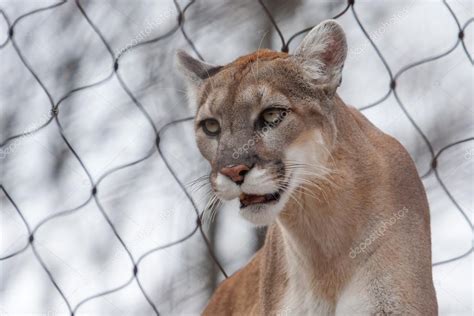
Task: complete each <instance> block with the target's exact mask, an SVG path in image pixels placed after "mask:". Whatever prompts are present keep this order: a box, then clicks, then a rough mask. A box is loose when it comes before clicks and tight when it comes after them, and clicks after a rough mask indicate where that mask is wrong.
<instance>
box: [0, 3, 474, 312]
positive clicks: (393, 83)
mask: <svg viewBox="0 0 474 316" xmlns="http://www.w3.org/2000/svg"><path fill="white" fill-rule="evenodd" d="M66 2H67V1H62V2H58V3H56V4H53V5H50V6H46V7H43V8H40V9H36V10H33V11H31V12H28V13H26V14H23V15H21V16H19V17H17V18H16V19H15V20H14V21H11V19H10V18H9V16H8V15H7V14H6V13H5V11H4V10H2V9H0V14H1V15H2V16H3V18H4V19H5V21H6V23H7V25H8V37H7V39H6V40H5V41H4V42H3V43H1V44H0V49H3V48H5V47H7V45H12V46H13V48H14V50H15V52H16V54H17V55H18V57H19V58H20V60H21V62H22V64H23V65H24V67H25V68H26V69H27V70H28V71H29V73H30V74H31V75H32V76H33V77H34V79H35V80H36V82H37V84H38V85H39V86H40V87H41V89H42V91H43V92H44V93H45V95H46V96H47V98H48V100H49V103H50V106H51V109H50V112H49V113H48V115H47V119H46V120H45V122H44V123H42V124H41V125H39V126H37V127H35V128H33V129H31V130H28V131H25V132H23V133H20V134H16V135H13V136H10V137H8V138H6V139H4V140H2V142H1V144H0V148H1V150H2V151H1V153H2V154H5V153H6V152H8V150H9V147H8V146H9V145H11V144H12V143H13V142H14V141H15V140H17V139H20V138H22V137H25V136H28V135H32V134H35V133H37V132H38V131H40V130H42V129H44V128H45V127H46V126H48V125H50V124H55V125H56V126H57V129H58V131H59V134H60V137H61V139H62V141H63V142H64V144H65V145H66V146H67V148H68V149H69V151H70V152H71V154H72V155H73V156H74V157H75V159H76V160H77V162H78V163H79V164H80V165H81V167H82V170H83V171H84V173H85V174H86V175H87V178H88V181H89V184H90V194H89V196H88V198H87V199H86V200H85V201H84V202H83V203H81V204H80V205H77V206H76V207H74V208H71V209H67V210H63V211H61V212H58V213H56V214H54V215H51V216H48V217H46V218H44V219H43V220H41V221H40V222H39V224H37V225H36V226H35V227H31V226H30V224H29V222H28V219H27V218H25V216H24V213H23V212H22V211H21V210H20V209H19V207H18V206H17V203H15V198H14V197H12V196H11V195H10V194H9V191H8V188H7V187H6V186H5V185H4V184H1V185H0V187H1V190H2V191H3V193H4V195H5V196H6V198H7V200H8V201H9V202H10V203H11V205H12V206H13V207H14V209H15V210H16V212H17V214H18V216H19V217H20V218H21V221H22V222H23V223H24V225H25V227H26V229H27V231H28V236H29V237H28V239H27V240H25V244H24V246H23V247H22V248H21V249H20V250H17V251H15V252H13V253H10V254H8V255H4V256H3V257H1V258H0V260H8V259H10V258H12V257H15V256H17V255H19V254H21V253H23V252H24V251H26V250H27V249H28V248H31V249H32V251H33V254H34V256H35V258H36V260H37V261H38V262H39V263H40V264H41V266H42V268H43V269H44V272H45V273H46V274H47V276H48V278H49V279H50V280H51V282H52V284H53V285H54V287H55V288H56V290H57V291H58V293H59V294H60V295H61V297H62V299H63V300H64V303H65V305H66V306H67V309H68V311H69V313H70V314H71V315H74V314H76V313H77V312H78V310H79V308H80V307H81V306H83V305H84V304H86V303H88V302H90V301H92V300H95V299H97V298H99V297H103V296H106V295H108V294H111V293H114V292H117V291H120V290H122V289H124V288H125V287H127V286H129V285H130V284H132V283H133V282H136V284H137V285H138V287H139V288H140V290H141V293H142V294H143V297H144V298H145V299H146V301H147V302H148V304H149V305H150V307H151V308H152V309H153V311H154V312H155V314H156V315H159V314H160V312H159V311H160V307H159V306H157V304H156V303H155V302H154V301H153V300H152V299H151V298H150V295H149V294H148V293H147V291H146V290H145V288H144V287H143V285H142V282H141V281H140V276H139V272H140V268H139V267H140V263H141V262H143V261H144V260H146V259H147V258H148V257H150V256H151V255H153V254H154V253H156V252H158V251H160V250H163V249H166V248H169V247H173V246H174V245H177V244H180V243H183V242H185V241H186V240H188V239H190V238H191V237H192V236H193V235H195V234H196V233H198V232H199V234H200V235H201V236H202V239H203V240H204V242H205V244H206V246H207V249H208V252H209V254H210V256H211V258H212V259H213V261H214V263H215V264H216V266H217V267H218V268H219V270H220V271H221V273H222V274H223V275H224V276H225V277H227V273H226V272H225V270H224V268H223V267H222V265H221V264H220V263H219V261H218V260H217V257H216V255H215V254H214V252H213V249H212V247H211V244H210V242H209V240H208V238H207V237H206V234H205V232H204V230H203V227H202V223H201V215H202V214H201V213H200V211H199V210H198V207H197V205H196V204H195V202H194V200H193V199H192V198H191V195H190V193H189V192H188V191H187V189H186V187H185V185H183V183H182V182H181V181H180V180H179V178H178V176H177V171H176V170H174V169H173V168H172V167H171V165H170V163H169V160H168V158H167V157H166V156H165V155H164V154H163V152H162V150H161V147H160V144H161V135H162V134H163V132H164V131H165V130H166V129H168V128H169V127H171V126H173V125H176V124H181V123H185V122H189V121H192V120H193V117H185V118H181V119H177V120H174V121H171V122H169V123H167V124H166V125H164V126H162V127H160V128H158V127H157V126H156V125H155V122H154V121H153V119H152V118H151V116H150V115H149V113H148V112H147V110H146V109H145V108H144V106H143V105H142V104H141V103H140V101H139V100H138V98H137V97H136V96H135V94H134V93H133V92H132V91H131V89H130V88H129V86H128V85H127V84H126V83H125V81H124V80H123V77H122V74H121V73H120V71H119V70H120V59H121V57H122V56H124V55H125V54H129V53H132V51H133V50H134V49H136V48H137V47H141V46H146V45H150V44H152V43H156V42H158V41H162V40H164V39H165V38H168V37H171V36H178V35H177V33H179V32H180V33H181V34H182V36H183V37H184V39H185V40H186V42H187V43H188V44H189V46H190V47H191V49H192V50H193V51H194V53H195V54H196V55H197V56H198V57H199V58H200V59H202V60H203V57H202V55H201V53H200V52H199V51H198V49H197V48H196V45H195V44H194V42H193V41H192V40H191V39H190V37H189V36H188V34H187V33H186V30H185V25H186V12H187V10H188V9H189V8H190V7H191V6H192V5H193V4H194V3H195V2H196V0H191V1H189V2H188V3H187V5H186V6H184V7H183V8H181V7H180V5H179V4H178V2H177V1H176V0H173V3H174V6H175V7H176V10H177V12H178V14H177V17H176V24H175V26H174V27H173V28H172V29H171V30H170V31H168V32H166V33H165V34H162V35H160V36H158V37H156V38H153V39H150V40H147V41H142V42H139V43H137V45H134V46H128V47H127V48H126V49H124V50H122V51H121V52H120V53H119V54H117V55H116V54H115V52H114V51H113V50H112V48H111V46H110V45H109V43H108V42H107V40H106V39H105V37H104V36H103V33H102V31H101V30H100V29H99V27H98V26H97V25H96V23H94V22H93V21H92V19H91V18H90V16H89V14H88V12H87V11H86V10H85V8H84V6H83V5H82V4H81V2H80V1H79V0H75V5H76V6H77V9H78V10H79V11H80V13H81V14H82V17H83V18H84V19H85V20H86V21H87V23H88V25H89V26H90V27H91V28H92V29H93V31H94V33H95V34H96V35H97V36H98V37H99V38H100V40H101V42H102V43H103V45H104V46H105V48H106V49H107V51H108V53H109V55H110V73H109V74H108V75H107V76H105V77H104V78H103V79H101V80H99V81H97V82H94V83H90V84H87V85H83V86H80V87H77V88H74V89H72V90H70V91H68V92H67V93H65V94H64V95H63V96H62V97H60V98H59V99H58V100H57V101H54V99H53V97H52V95H51V93H50V91H48V89H47V88H46V86H45V84H44V83H43V81H42V79H41V78H40V77H39V76H38V74H37V73H36V72H35V67H34V65H32V64H30V62H29V61H28V59H27V58H26V57H25V55H24V54H23V53H22V48H21V47H20V46H19V45H18V42H17V40H16V39H15V36H16V26H17V25H18V24H19V23H20V22H21V21H23V20H25V19H27V18H28V17H30V16H32V15H35V14H38V13H40V12H43V11H47V10H55V8H57V7H60V6H61V5H63V4H65V3H66ZM258 3H259V4H260V6H261V8H262V10H263V12H264V13H265V14H266V15H267V17H268V19H269V20H270V22H271V23H272V25H273V27H274V28H275V30H276V32H277V34H278V36H279V38H280V40H281V50H282V51H283V52H288V51H289V45H290V43H291V42H292V41H293V40H295V39H296V38H298V37H301V36H302V35H304V34H305V33H307V32H308V31H309V30H311V28H312V27H313V26H314V25H311V26H309V27H307V28H305V29H303V30H301V31H299V32H297V33H295V34H292V35H291V36H289V37H288V39H285V35H284V32H283V31H282V30H281V29H280V27H279V25H278V24H277V23H276V21H275V19H274V17H273V15H272V12H271V9H270V8H269V7H268V6H267V5H266V4H265V3H264V1H263V0H258ZM440 5H441V3H440ZM442 5H443V6H444V7H445V8H446V10H448V11H449V13H450V15H451V17H452V23H455V24H456V25H457V29H458V33H457V34H453V38H456V40H455V42H454V43H453V45H452V47H451V48H450V49H448V50H446V51H444V52H442V53H440V54H437V55H434V56H431V57H429V58H424V59H422V60H418V61H416V62H413V63H411V64H408V65H406V66H404V67H402V68H401V69H399V70H398V71H396V72H395V71H394V70H392V69H391V68H390V67H389V65H388V63H387V61H386V59H385V57H384V55H383V53H382V52H381V51H380V49H379V48H378V47H377V45H376V44H375V43H374V41H373V39H372V38H371V36H370V35H369V33H368V32H367V30H366V29H365V28H364V26H363V24H362V23H361V20H360V19H359V16H358V14H357V2H356V1H355V0H349V1H347V4H346V5H345V7H344V9H343V10H342V11H341V12H340V13H338V14H337V15H336V16H333V17H332V18H333V19H337V18H340V17H341V16H343V15H352V16H353V18H354V20H355V22H356V23H357V25H358V26H359V27H360V29H361V31H362V32H363V34H364V36H365V37H366V39H367V41H368V42H369V43H370V45H371V47H372V48H373V49H374V50H375V52H376V53H377V55H378V57H379V58H380V60H381V61H382V63H383V65H384V67H385V69H386V72H387V74H388V75H389V78H390V80H389V82H387V91H386V92H384V93H383V95H382V96H381V97H380V98H379V99H378V100H376V101H374V102H372V103H370V104H367V105H365V106H363V107H360V110H361V111H364V110H367V109H369V108H372V107H375V106H377V105H379V104H381V103H382V102H383V101H385V100H386V99H387V98H388V97H389V96H391V95H392V94H393V95H394V97H395V100H396V102H397V103H398V106H399V107H400V109H401V110H402V111H403V113H404V114H405V115H406V117H407V118H408V120H409V121H410V123H411V124H412V125H413V127H414V128H415V129H416V132H417V133H418V134H419V135H420V136H421V137H422V139H423V141H424V144H425V145H426V150H427V151H428V152H429V154H430V156H431V163H430V164H429V165H427V166H426V170H425V172H424V173H423V175H422V178H425V177H428V176H430V175H431V174H432V173H434V175H435V177H436V179H437V181H438V183H439V185H440V186H441V188H442V189H443V190H444V192H445V193H446V195H447V197H448V198H449V199H450V200H451V202H452V204H453V205H454V207H455V209H456V210H457V211H458V212H459V213H460V214H461V215H462V216H463V218H464V219H465V223H466V225H468V226H469V228H470V229H471V230H472V229H473V224H472V222H471V221H470V219H469V217H468V215H467V213H466V211H465V210H464V209H463V208H462V207H461V206H460V204H459V203H458V201H456V199H455V198H454V197H453V194H452V193H451V192H450V191H449V190H448V188H447V187H446V185H445V184H444V182H443V178H442V177H441V175H440V174H439V172H438V169H439V166H440V165H439V163H438V159H439V157H440V156H441V155H443V153H445V152H446V151H448V150H450V149H452V148H453V147H455V146H457V145H459V144H462V143H465V142H470V141H473V140H474V137H469V138H465V139H460V140H458V141H455V142H453V143H450V144H446V145H445V146H444V147H442V148H441V149H440V150H438V151H437V152H435V150H434V147H433V145H432V143H431V142H430V141H429V139H428V137H427V136H426V135H425V133H424V131H423V130H422V129H421V128H420V126H419V125H418V124H417V122H416V120H415V119H414V118H413V117H412V116H411V115H410V113H409V111H408V110H407V109H406V107H405V104H404V102H403V100H402V99H401V98H400V96H399V94H398V93H397V82H398V81H399V80H400V77H401V76H402V75H403V74H404V73H406V72H408V71H409V70H411V69H413V68H415V67H418V66H420V65H423V64H426V63H430V62H433V61H435V60H439V59H441V58H443V57H445V56H447V55H449V54H451V53H452V52H453V51H455V50H456V49H462V50H464V52H465V55H466V58H468V59H469V62H470V63H471V64H473V65H474V61H473V60H472V58H471V57H470V55H469V52H468V50H467V48H466V43H465V41H464V37H465V30H466V28H467V27H468V26H469V25H470V24H471V23H473V22H474V18H470V19H469V20H468V21H467V22H466V23H465V24H464V25H461V24H460V22H459V20H458V18H457V16H456V15H455V13H454V12H453V10H452V8H451V7H450V5H449V4H448V2H447V1H442ZM328 18H331V17H328ZM315 24H317V23H315ZM113 77H115V78H116V79H117V80H118V82H119V83H120V86H121V88H122V89H123V91H124V92H125V93H126V94H127V95H128V97H129V98H130V100H131V101H132V102H133V104H134V105H135V106H136V107H137V109H138V110H139V111H140V112H141V114H142V115H143V117H144V118H145V119H146V120H147V121H148V123H149V125H150V127H151V128H152V129H153V131H154V135H155V138H154V140H153V141H152V143H153V144H152V146H150V148H149V150H148V153H147V154H146V155H145V156H143V157H142V158H141V159H138V160H135V161H130V162H129V163H127V164H124V165H121V166H118V167H115V168H112V169H110V170H107V171H106V172H104V173H103V174H102V176H100V177H99V178H98V179H97V180H96V181H94V180H93V177H92V176H91V173H90V172H89V170H88V169H87V168H86V166H85V164H84V162H83V160H82V159H81V157H80V156H79V155H78V153H77V152H76V150H75V149H74V145H73V144H71V142H70V141H69V139H68V137H67V136H66V135H65V133H64V130H63V126H62V123H61V121H60V119H59V116H58V114H59V112H60V106H61V104H62V103H63V102H64V101H65V100H66V99H68V98H70V97H71V96H72V95H74V94H77V93H80V92H81V91H84V90H86V89H90V88H92V87H95V86H99V85H102V84H104V83H105V82H107V81H109V80H111V79H112V78H113ZM156 152H157V153H158V154H159V157H161V159H162V160H163V161H164V163H165V165H166V167H167V168H168V170H169V172H170V174H171V175H172V177H173V178H174V180H175V181H176V182H177V184H178V185H179V187H180V188H181V190H182V191H183V193H184V194H185V195H186V197H187V199H188V200H189V201H190V203H191V204H192V207H193V210H194V213H195V221H196V224H195V227H194V229H193V230H192V231H190V232H189V233H187V234H185V235H183V236H182V237H181V238H179V239H178V240H175V241H173V242H170V243H167V244H162V245H157V246H156V247H155V248H153V249H150V250H149V251H147V252H145V253H144V254H142V255H141V256H139V257H134V256H133V255H132V252H131V251H130V250H129V247H127V244H126V243H125V242H124V240H123V239H122V237H121V235H120V234H119V233H118V231H117V229H116V227H115V225H114V223H113V222H112V220H111V219H110V216H109V215H108V214H107V212H106V211H105V209H104V207H103V205H102V204H101V200H100V199H99V197H98V190H99V186H100V184H101V183H102V181H103V180H104V179H105V178H107V177H109V176H110V175H112V174H114V173H115V172H117V171H119V170H123V169H125V168H129V167H132V166H135V165H137V164H140V163H142V162H144V161H145V160H147V159H150V158H151V157H152V156H153V154H154V153H156ZM89 203H95V204H96V206H97V208H98V209H99V211H100V213H101V215H102V216H103V218H104V219H105V220H106V222H107V223H108V226H109V227H110V229H111V231H112V232H113V234H114V235H115V237H116V238H117V240H118V241H119V242H120V244H121V246H122V247H123V251H124V252H126V254H127V255H128V257H129V259H130V262H131V263H132V264H133V270H132V271H130V277H129V279H128V281H126V282H125V283H123V284H122V285H120V286H118V287H116V288H111V289H109V290H107V291H104V292H101V293H94V294H93V295H91V296H89V297H87V298H85V299H83V300H81V301H80V302H79V303H77V304H76V305H74V306H73V305H72V304H71V303H70V301H69V300H68V297H66V295H65V293H64V291H63V290H62V289H61V286H60V285H59V284H58V282H57V281H56V278H55V276H54V273H53V271H52V270H51V268H49V267H48V266H47V264H46V263H45V261H44V260H43V258H42V254H41V253H40V252H39V251H38V249H37V247H36V246H35V236H36V234H37V231H38V229H39V228H40V227H42V226H43V225H45V224H46V223H48V222H50V221H51V220H53V219H55V218H58V217H62V216H69V215H71V214H73V213H75V212H77V211H79V210H81V208H83V207H85V206H86V205H88V204H89ZM472 251H473V248H472V247H471V248H470V249H469V250H468V251H467V252H465V253H462V254H459V255H458V256H455V257H453V258H450V259H447V260H444V261H439V262H435V263H434V264H433V266H438V265H442V264H446V263H448V262H452V261H456V260H459V259H461V258H464V257H466V256H468V255H469V254H470V253H471V252H472Z"/></svg>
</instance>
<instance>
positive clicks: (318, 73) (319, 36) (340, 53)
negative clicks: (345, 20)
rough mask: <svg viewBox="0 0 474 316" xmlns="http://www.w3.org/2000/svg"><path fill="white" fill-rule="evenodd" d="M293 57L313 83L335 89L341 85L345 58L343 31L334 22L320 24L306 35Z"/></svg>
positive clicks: (345, 46) (345, 48) (345, 44)
mask: <svg viewBox="0 0 474 316" xmlns="http://www.w3.org/2000/svg"><path fill="white" fill-rule="evenodd" d="M295 56H296V57H297V59H298V60H299V61H300V63H301V65H302V66H303V69H304V70H305V71H306V72H307V73H308V75H309V76H310V77H311V78H312V79H314V80H315V82H317V83H318V84H319V83H321V84H324V85H328V86H329V87H332V88H334V89H336V88H337V87H338V86H339V85H340V83H341V80H342V68H343V66H344V61H345V59H346V56H347V42H346V35H345V33H344V30H343V29H342V27H341V25H340V24H339V23H337V22H336V21H334V20H327V21H324V22H322V23H320V24H319V25H317V26H315V27H314V28H313V29H312V30H311V31H310V32H309V34H308V35H306V37H305V38H304V39H303V41H302V42H301V44H300V45H299V47H298V48H297V49H296V52H295Z"/></svg>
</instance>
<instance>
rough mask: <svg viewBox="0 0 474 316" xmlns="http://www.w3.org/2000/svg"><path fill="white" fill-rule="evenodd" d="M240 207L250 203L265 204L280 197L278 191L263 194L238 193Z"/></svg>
mask: <svg viewBox="0 0 474 316" xmlns="http://www.w3.org/2000/svg"><path fill="white" fill-rule="evenodd" d="M239 199H240V208H244V207H247V206H249V205H252V204H266V203H271V202H275V201H278V200H279V199H280V192H278V191H277V192H274V193H268V194H265V195H254V194H246V193H242V194H240V197H239Z"/></svg>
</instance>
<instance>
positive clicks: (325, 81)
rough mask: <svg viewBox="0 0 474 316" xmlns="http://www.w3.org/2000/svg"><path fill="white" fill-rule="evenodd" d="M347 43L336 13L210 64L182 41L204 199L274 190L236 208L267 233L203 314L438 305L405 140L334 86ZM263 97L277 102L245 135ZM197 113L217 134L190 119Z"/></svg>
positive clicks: (395, 311)
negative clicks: (272, 45) (276, 117)
mask: <svg viewBox="0 0 474 316" xmlns="http://www.w3.org/2000/svg"><path fill="white" fill-rule="evenodd" d="M346 53H347V44H346V41H345V35H344V32H343V30H342V28H341V27H340V26H339V25H338V24H337V23H336V22H334V21H326V22H323V23H321V24H320V25H319V26H317V27H315V28H314V29H313V30H312V31H311V32H310V33H309V34H308V35H307V36H306V38H305V39H304V40H303V42H302V44H301V45H300V47H299V48H298V49H297V50H296V54H295V55H288V54H284V53H276V52H271V51H268V50H264V51H257V52H255V53H254V54H250V55H247V56H244V57H241V58H239V59H237V60H236V61H234V62H233V63H230V64H228V65H226V66H223V67H220V66H212V65H209V64H204V63H202V62H200V61H197V60H194V59H193V58H192V57H190V56H188V55H186V54H185V53H180V55H179V57H180V60H181V61H180V63H181V65H182V66H183V68H184V70H185V73H187V74H188V77H189V78H191V82H192V88H191V89H192V94H193V95H194V96H195V99H194V100H192V102H193V103H197V108H198V111H197V114H196V124H195V131H196V141H197V144H198V147H199V149H200V151H201V153H202V155H203V156H204V157H205V158H206V159H207V160H208V161H209V163H210V165H211V170H212V171H211V175H210V181H211V185H212V188H213V191H214V193H215V194H216V198H220V199H224V200H232V199H236V198H239V197H240V196H241V195H242V194H243V195H244V196H245V194H249V195H257V196H260V197H263V196H266V195H269V194H270V195H273V194H275V193H279V192H281V198H279V199H277V200H273V202H269V203H262V202H259V203H255V204H254V205H244V206H241V207H240V214H241V215H242V216H243V217H244V218H246V219H248V220H249V221H251V222H253V223H255V224H256V225H268V226H269V228H268V233H267V236H266V240H265V244H264V246H263V248H262V249H261V250H259V251H258V253H257V254H256V255H255V256H254V257H253V259H252V260H251V261H250V262H249V263H248V264H247V265H246V266H245V267H244V268H242V269H241V270H240V271H238V272H237V273H235V274H234V275H233V276H231V277H230V278H229V279H227V280H225V281H224V282H223V283H222V284H221V285H220V286H219V287H218V289H217V290H216V292H215V293H214V295H213V296H212V298H211V300H210V301H209V304H208V305H207V307H206V309H205V310H204V314H205V315H436V314H437V302H436V294H435V291H434V287H433V281H432V270H431V240H430V219H429V208H428V202H427V198H426V194H425V191H424V188H423V185H422V183H421V180H420V178H419V176H418V174H417V170H416V168H415V165H414V163H413V161H412V160H411V158H410V156H409V155H408V153H407V152H406V150H405V149H404V148H403V146H402V145H400V143H398V142H397V141H396V140H395V139H393V138H392V137H390V136H388V135H386V134H384V133H383V132H381V131H380V130H379V129H377V128H376V127H375V126H374V125H372V124H371V123H370V122H369V121H368V120H367V119H366V118H365V117H364V116H363V115H362V114H361V113H359V112H358V111H357V110H356V109H354V108H351V107H349V106H347V105H346V104H345V103H344V102H343V101H342V100H341V99H340V98H339V96H338V95H337V94H336V89H337V87H338V85H339V83H340V80H341V78H342V75H341V72H342V68H343V62H344V59H345V56H346ZM269 106H270V107H273V108H277V107H279V108H281V107H284V108H285V109H287V110H288V111H289V112H288V113H289V114H287V115H286V116H285V118H284V119H281V121H280V122H279V123H278V125H276V126H274V127H272V128H271V129H268V130H267V132H266V133H265V134H259V135H260V136H258V137H257V138H255V133H257V132H258V133H262V128H261V127H259V122H261V119H259V117H261V116H262V113H264V112H265V110H266V109H268V107H269ZM285 113H286V112H285ZM209 118H210V119H212V120H214V121H215V122H217V124H219V126H220V132H219V133H218V134H217V135H209V134H208V133H206V132H205V130H204V129H203V128H202V123H203V122H205V121H206V120H207V119H209ZM254 139H256V141H253V140H254ZM250 140H252V143H250V142H249V141H250ZM249 144H250V145H249ZM243 148H244V149H245V150H242V149H243ZM240 164H243V165H245V166H248V170H249V169H252V170H250V171H249V172H248V173H247V174H246V175H245V180H244V181H243V182H242V183H240V184H236V183H234V182H232V181H231V180H230V179H229V178H227V177H225V176H224V175H223V174H222V172H221V171H222V170H223V168H224V167H228V166H236V165H240ZM301 166H304V168H303V167H301ZM274 188H277V189H278V190H279V191H276V192H267V191H272V190H275V189H274Z"/></svg>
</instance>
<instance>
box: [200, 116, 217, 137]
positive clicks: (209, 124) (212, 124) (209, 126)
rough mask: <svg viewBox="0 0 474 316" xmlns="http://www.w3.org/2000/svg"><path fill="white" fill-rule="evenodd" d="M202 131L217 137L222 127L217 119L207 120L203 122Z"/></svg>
mask: <svg viewBox="0 0 474 316" xmlns="http://www.w3.org/2000/svg"><path fill="white" fill-rule="evenodd" d="M201 126H202V130H203V131H204V133H206V134H207V135H209V136H216V135H218V134H219V133H220V131H221V127H220V125H219V122H217V120H215V119H207V120H204V121H202V122H201Z"/></svg>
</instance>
